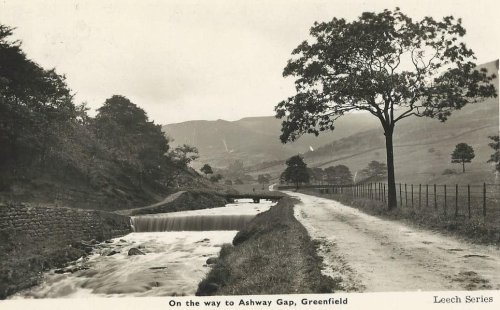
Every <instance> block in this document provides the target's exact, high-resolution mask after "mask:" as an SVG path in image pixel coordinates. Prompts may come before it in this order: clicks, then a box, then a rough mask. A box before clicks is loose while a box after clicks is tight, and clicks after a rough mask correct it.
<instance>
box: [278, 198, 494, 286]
mask: <svg viewBox="0 0 500 310" xmlns="http://www.w3.org/2000/svg"><path fill="white" fill-rule="evenodd" d="M288 194H289V195H291V196H295V197H297V198H299V199H300V200H301V201H302V203H301V204H298V205H297V206H296V208H295V216H296V217H297V219H298V220H299V221H300V222H301V223H302V224H303V225H304V226H305V227H306V228H307V230H308V231H309V234H310V235H311V237H312V238H313V239H317V240H318V241H319V242H320V249H319V254H320V255H321V256H322V257H323V258H324V262H325V269H324V272H325V274H328V275H330V276H332V277H341V278H342V283H343V291H346V292H352V291H359V292H387V291H419V290H421V291H431V290H432V291H437V290H485V289H486V290H488V289H496V290H498V289H500V249H498V247H494V246H485V245H475V244H470V243H467V242H465V241H461V240H458V239H456V238H453V237H449V236H444V235H442V234H439V233H437V232H431V231H427V230H421V229H418V228H415V227H410V226H407V225H404V224H402V223H399V222H394V221H389V220H384V219H380V218H377V217H374V216H371V215H368V214H365V213H363V212H361V211H358V210H357V209H355V208H351V207H347V206H344V205H342V204H341V203H339V202H336V201H333V200H329V199H324V198H319V197H315V196H310V195H305V194H299V193H294V192H288Z"/></svg>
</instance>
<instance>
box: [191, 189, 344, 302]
mask: <svg viewBox="0 0 500 310" xmlns="http://www.w3.org/2000/svg"><path fill="white" fill-rule="evenodd" d="M294 202H295V201H294V200H292V199H290V198H283V199H281V200H280V202H279V203H278V204H277V205H276V206H274V207H272V208H271V209H270V210H269V211H267V212H263V213H261V214H259V215H258V216H256V217H255V219H254V220H252V221H251V222H250V223H249V225H247V227H246V228H245V229H243V230H242V231H240V232H239V233H238V234H237V235H236V237H235V238H234V240H233V245H225V246H224V247H223V248H222V250H221V252H220V255H219V259H218V261H217V263H216V264H215V265H214V266H213V268H212V270H211V271H210V272H209V274H208V275H207V276H206V278H205V279H204V280H203V281H202V282H201V283H200V284H199V287H198V291H197V292H196V295H198V296H204V295H254V294H293V293H331V292H333V291H334V290H336V289H338V287H339V280H337V279H336V280H333V279H332V278H330V277H327V276H325V275H323V274H322V273H321V266H322V259H321V258H320V257H318V255H317V254H316V247H317V245H316V244H315V243H314V242H313V241H312V240H311V238H310V237H309V235H308V233H307V230H306V229H305V228H304V227H303V226H302V225H301V224H300V223H299V222H298V221H297V220H296V219H295V217H294V216H293V204H294Z"/></svg>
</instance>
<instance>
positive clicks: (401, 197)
mask: <svg viewBox="0 0 500 310" xmlns="http://www.w3.org/2000/svg"><path fill="white" fill-rule="evenodd" d="M399 205H400V206H401V207H403V195H402V194H401V183H399Z"/></svg>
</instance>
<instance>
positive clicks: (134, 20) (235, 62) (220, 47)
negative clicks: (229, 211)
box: [0, 0, 500, 124]
mask: <svg viewBox="0 0 500 310" xmlns="http://www.w3.org/2000/svg"><path fill="white" fill-rule="evenodd" d="M397 6H398V7H400V8H401V10H402V11H403V12H404V13H406V14H407V15H409V16H410V17H412V18H414V19H420V18H422V17H423V16H432V17H435V18H441V17H443V16H447V15H453V16H455V17H457V18H458V17H461V18H462V20H463V25H464V27H465V28H466V30H467V35H466V37H465V42H466V43H467V44H468V46H469V47H471V48H472V49H473V50H474V51H475V53H476V56H477V62H478V63H483V62H488V61H491V60H494V59H497V58H499V56H498V55H499V53H498V38H499V35H498V34H499V30H498V29H500V22H499V20H498V16H497V15H498V7H499V5H497V4H496V0H491V1H490V0H473V1H472V0H467V1H465V0H439V1H438V0H432V1H429V0H419V1H413V0H404V1H394V0H384V1H374V0H372V1H357V0H342V1H337V0H330V1H328V0H321V1H320V0H310V1H305V0H301V1H296V0H286V1H285V0H268V1H261V0H253V1H251V0H248V1H241V0H224V1H220V0H217V1H216V0H204V1H201V0H200V1H193V0H180V1H173V0H161V1H160V0H142V1H129V0H107V1H103V0H44V1H37V0H31V1H24V0H0V23H2V24H5V25H8V26H11V27H15V28H16V30H15V38H16V39H20V40H22V42H23V45H22V46H23V50H24V51H25V52H26V54H27V55H28V57H29V58H31V59H33V60H34V61H36V62H37V63H39V64H40V65H41V66H43V67H45V68H56V70H57V72H58V73H60V74H65V75H66V77H67V82H68V85H69V87H70V88H71V89H72V91H73V92H74V93H75V102H76V103H81V102H87V104H88V106H89V107H90V108H91V109H93V110H95V109H96V108H98V107H100V106H101V105H102V104H103V103H104V101H105V100H106V98H109V97H111V96H112V95H114V94H117V95H123V96H126V97H128V98H129V99H130V100H131V101H132V102H134V103H135V104H137V105H138V106H140V107H141V108H143V109H144V110H145V111H146V112H147V113H148V116H149V117H150V118H151V119H153V120H154V121H155V122H156V123H160V124H168V123H177V122H182V121H187V120H195V119H196V120H198V119H205V120H215V119H225V120H237V119H240V118H243V117H250V116H265V115H273V114H274V106H275V105H276V104H277V103H278V102H280V101H281V100H283V99H285V98H287V97H288V96H291V95H293V94H294V87H293V80H292V79H289V78H287V79H285V78H283V76H282V72H283V68H284V67H285V65H286V62H287V60H288V59H289V58H290V56H291V51H292V50H293V49H294V48H295V47H296V46H297V45H298V44H299V43H300V42H302V41H303V40H305V39H307V38H308V33H309V28H310V27H311V26H312V24H313V23H314V22H315V21H319V22H321V21H328V20H331V19H332V18H333V17H337V18H340V17H342V18H346V19H347V20H353V19H355V18H357V17H358V16H359V15H360V14H361V13H362V12H364V11H372V12H379V11H382V10H383V9H385V8H388V9H394V8H395V7H397Z"/></svg>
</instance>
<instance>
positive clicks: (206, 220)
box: [131, 214, 255, 232]
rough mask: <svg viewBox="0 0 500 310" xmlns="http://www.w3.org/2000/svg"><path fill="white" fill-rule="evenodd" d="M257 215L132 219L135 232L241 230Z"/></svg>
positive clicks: (136, 217) (144, 217)
mask: <svg viewBox="0 0 500 310" xmlns="http://www.w3.org/2000/svg"><path fill="white" fill-rule="evenodd" d="M254 217H255V215H248V214H245V215H186V216H170V215H168V214H162V215H143V216H133V217H132V218H131V222H132V228H133V230H134V231H135V232H153V231H204V230H241V229H242V228H243V227H244V226H245V225H246V224H247V223H248V222H249V221H250V220H252V219H253V218H254Z"/></svg>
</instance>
